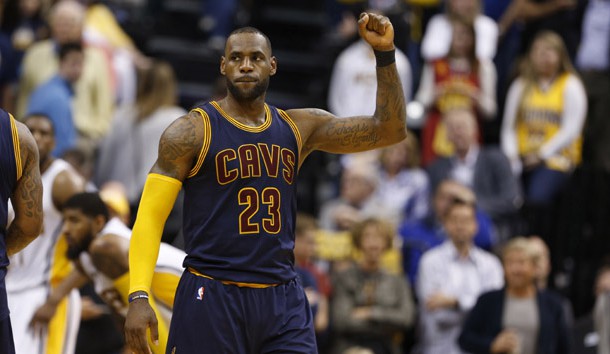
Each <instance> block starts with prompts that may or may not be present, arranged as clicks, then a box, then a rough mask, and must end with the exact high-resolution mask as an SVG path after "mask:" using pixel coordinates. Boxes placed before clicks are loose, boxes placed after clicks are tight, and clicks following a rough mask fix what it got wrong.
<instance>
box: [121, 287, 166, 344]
mask: <svg viewBox="0 0 610 354" xmlns="http://www.w3.org/2000/svg"><path fill="white" fill-rule="evenodd" d="M148 328H150V338H151V339H152V342H153V343H155V344H158V343H159V329H158V324H157V317H156V316H155V312H154V311H153V309H152V307H150V304H149V303H148V299H136V300H134V301H133V302H131V303H130V304H129V310H128V311H127V317H126V318H125V341H126V342H127V346H129V348H131V350H132V351H133V353H134V354H152V350H151V349H150V347H149V346H148V342H147V341H146V329H148Z"/></svg>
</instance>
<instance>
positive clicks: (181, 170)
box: [150, 112, 203, 181]
mask: <svg viewBox="0 0 610 354" xmlns="http://www.w3.org/2000/svg"><path fill="white" fill-rule="evenodd" d="M201 119H202V118H201V115H200V114H199V113H196V112H190V113H188V114H187V115H185V116H182V117H180V118H178V119H177V120H176V121H174V122H173V123H172V124H171V125H170V126H169V127H168V128H167V129H166V130H165V132H163V135H161V140H160V141H159V156H158V157H157V161H156V162H155V165H154V166H153V167H152V169H151V170H150V172H151V173H158V174H161V175H165V176H168V177H171V178H175V179H177V180H179V181H184V180H185V179H186V177H187V176H188V173H189V172H190V170H191V168H193V166H194V165H195V162H196V161H197V157H198V155H199V152H200V151H201V147H202V144H203V123H202V120H201Z"/></svg>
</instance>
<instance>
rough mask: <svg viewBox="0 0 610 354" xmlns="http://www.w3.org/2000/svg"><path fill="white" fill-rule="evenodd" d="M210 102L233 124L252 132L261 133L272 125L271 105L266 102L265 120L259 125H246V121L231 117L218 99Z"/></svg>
mask: <svg viewBox="0 0 610 354" xmlns="http://www.w3.org/2000/svg"><path fill="white" fill-rule="evenodd" d="M210 104H211V105H212V106H214V108H216V110H217V111H218V113H220V114H221V115H222V116H223V117H225V118H226V119H227V120H228V121H229V122H230V123H231V124H233V125H234V126H236V127H238V128H239V129H241V130H245V131H247V132H251V133H260V132H262V131H264V130H265V129H267V128H269V126H270V125H271V111H270V110H269V106H267V104H266V103H265V122H264V123H263V124H261V125H260V126H258V127H251V126H249V125H245V124H244V123H241V122H240V121H238V120H237V119H235V118H233V117H231V116H230V115H229V114H228V113H227V112H225V111H224V110H223V109H222V108H221V107H220V105H219V104H218V102H216V101H211V102H210Z"/></svg>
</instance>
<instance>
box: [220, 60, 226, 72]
mask: <svg viewBox="0 0 610 354" xmlns="http://www.w3.org/2000/svg"><path fill="white" fill-rule="evenodd" d="M220 73H221V74H222V75H225V74H226V71H225V57H224V56H222V57H220Z"/></svg>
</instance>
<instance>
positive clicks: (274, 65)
mask: <svg viewBox="0 0 610 354" xmlns="http://www.w3.org/2000/svg"><path fill="white" fill-rule="evenodd" d="M276 72H277V59H276V58H275V57H273V56H272V57H271V72H270V73H269V75H271V76H273V75H275V73H276Z"/></svg>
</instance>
